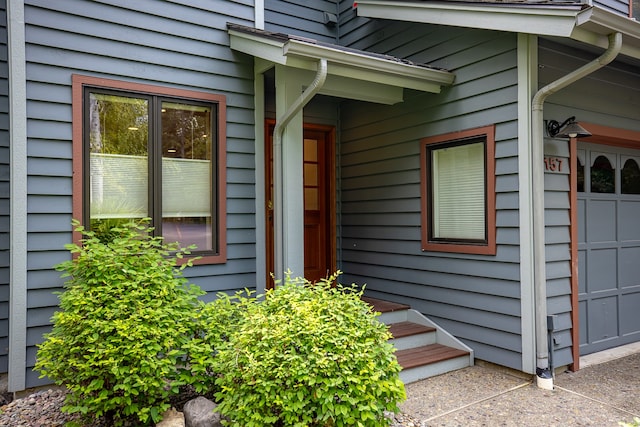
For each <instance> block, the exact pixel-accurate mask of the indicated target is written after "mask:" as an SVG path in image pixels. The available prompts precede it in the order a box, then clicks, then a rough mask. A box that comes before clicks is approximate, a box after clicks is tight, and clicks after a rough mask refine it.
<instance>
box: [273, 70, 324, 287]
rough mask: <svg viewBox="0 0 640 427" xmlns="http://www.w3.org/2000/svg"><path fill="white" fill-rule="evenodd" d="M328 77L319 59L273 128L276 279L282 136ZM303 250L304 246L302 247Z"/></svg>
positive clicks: (280, 252) (279, 272)
mask: <svg viewBox="0 0 640 427" xmlns="http://www.w3.org/2000/svg"><path fill="white" fill-rule="evenodd" d="M326 79H327V60H326V59H324V58H321V59H319V60H318V70H317V72H316V77H315V78H314V79H313V82H311V84H310V85H309V87H307V88H306V89H305V90H304V91H303V92H302V95H300V97H299V98H298V99H296V100H295V101H294V102H293V104H291V106H290V107H289V109H288V110H287V111H286V112H285V113H284V115H282V117H280V118H278V119H277V121H276V125H275V127H274V129H273V205H274V207H273V209H274V234H273V236H274V266H273V267H274V270H275V271H274V274H275V277H276V279H282V278H283V276H284V269H285V266H284V254H285V251H284V245H285V242H284V238H283V225H284V217H283V213H284V203H283V202H284V197H283V196H284V195H283V187H282V184H283V179H284V178H283V174H282V166H283V159H282V137H283V135H284V131H285V129H286V127H287V125H288V124H289V122H290V121H291V119H292V118H293V117H294V116H295V115H296V114H298V113H299V112H300V111H301V110H302V109H303V108H304V106H305V105H307V103H308V102H309V101H311V99H312V98H313V97H314V96H315V95H316V94H317V93H318V92H319V91H320V89H322V86H323V85H324V82H325V81H326ZM300 250H302V248H301V249H300Z"/></svg>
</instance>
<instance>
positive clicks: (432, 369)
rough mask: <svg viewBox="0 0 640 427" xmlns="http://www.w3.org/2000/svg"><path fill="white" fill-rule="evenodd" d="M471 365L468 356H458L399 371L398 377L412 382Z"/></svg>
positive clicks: (408, 382) (406, 382)
mask: <svg viewBox="0 0 640 427" xmlns="http://www.w3.org/2000/svg"><path fill="white" fill-rule="evenodd" d="M468 366H471V365H470V364H469V356H460V357H457V358H455V359H449V360H445V361H441V362H436V363H430V364H427V365H422V366H418V367H415V368H410V369H403V370H402V371H400V379H401V380H402V382H404V383H405V384H410V383H414V382H416V381H420V380H423V379H425V378H430V377H435V376H436V375H442V374H446V373H447V372H451V371H455V370H458V369H462V368H466V367H468Z"/></svg>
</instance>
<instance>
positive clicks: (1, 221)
mask: <svg viewBox="0 0 640 427" xmlns="http://www.w3.org/2000/svg"><path fill="white" fill-rule="evenodd" d="M8 77H9V68H8V65H7V13H6V1H5V0H0V373H4V372H7V353H8V350H9V348H8V347H9V338H8V337H9V256H10V253H9V248H10V244H9V220H10V217H9V214H10V213H9V211H10V205H9V203H10V188H9V185H10V182H9V176H10V171H9V82H8Z"/></svg>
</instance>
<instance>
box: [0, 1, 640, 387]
mask: <svg viewBox="0 0 640 427" xmlns="http://www.w3.org/2000/svg"><path fill="white" fill-rule="evenodd" d="M0 10H2V12H3V13H2V14H0V34H1V35H2V37H1V38H0V52H1V53H2V55H0V64H1V67H0V82H1V84H0V118H1V120H0V373H2V374H6V375H8V384H9V390H10V391H20V390H24V389H25V388H29V387H34V386H39V385H43V384H45V383H46V382H47V379H46V378H45V379H41V378H39V376H38V373H37V372H34V371H33V370H32V367H33V365H34V362H35V357H36V351H37V347H36V345H37V344H38V343H39V342H41V341H42V335H43V334H44V333H46V332H47V331H48V330H49V329H50V319H51V316H52V314H53V313H54V311H55V310H56V309H57V295H56V294H55V292H57V291H60V289H61V287H62V285H63V279H61V278H60V275H59V273H58V272H57V271H55V270H54V269H53V266H54V265H56V264H58V263H60V262H61V261H64V260H66V259H68V258H69V256H70V255H69V253H68V252H67V251H66V250H65V248H64V245H65V244H67V243H70V242H71V241H72V239H73V234H72V230H71V220H72V218H73V217H74V216H76V213H77V211H76V210H74V209H75V207H74V203H76V202H75V200H76V199H77V197H78V195H77V194H74V191H76V190H74V188H77V186H75V185H76V184H75V183H74V180H77V179H79V177H77V176H74V171H76V172H77V170H76V169H74V155H76V154H77V153H76V152H75V151H74V150H76V148H75V147H74V132H75V130H74V108H77V105H75V106H74V105H73V104H74V94H73V88H74V86H73V85H74V79H76V80H75V81H78V79H80V80H81V79H82V78H88V79H106V80H108V81H119V82H124V83H126V84H139V85H146V86H145V87H158V88H166V90H181V91H191V92H198V93H204V94H212V95H217V96H221V97H223V98H224V101H225V106H226V120H225V124H224V125H225V127H224V129H225V139H226V141H225V147H226V153H225V157H226V167H225V170H224V177H225V180H226V182H225V184H226V185H225V194H224V195H223V199H224V203H223V206H224V208H225V210H226V215H225V218H226V224H225V230H222V232H224V235H225V239H224V240H225V245H224V246H225V247H224V248H222V249H221V250H222V252H224V255H225V256H224V259H222V260H218V261H216V262H214V263H208V264H200V265H196V266H194V267H192V268H189V269H187V270H185V271H186V276H187V277H188V278H189V279H190V280H191V281H192V282H193V283H195V284H197V285H199V286H200V287H202V288H203V289H204V290H205V291H207V292H208V295H207V298H214V296H215V294H216V293H217V292H234V291H236V290H239V289H243V288H246V287H248V288H255V289H257V290H258V291H262V290H264V288H265V286H266V276H267V273H268V271H267V270H269V267H268V266H267V261H266V260H267V256H268V252H269V250H267V249H266V242H267V238H266V233H267V232H266V229H267V225H266V222H267V220H266V215H267V214H266V213H265V205H266V204H267V202H268V201H267V197H266V195H265V185H264V182H265V144H264V140H265V121H268V120H275V121H276V122H277V120H278V119H279V118H280V117H281V116H282V114H281V111H280V109H281V108H282V105H281V104H280V103H281V102H282V101H281V99H282V97H281V95H280V94H282V93H283V92H284V91H285V89H286V87H285V86H286V83H284V82H283V81H282V79H280V78H279V77H278V73H279V72H280V71H279V70H285V71H286V73H289V74H287V75H288V76H292V75H295V74H296V73H298V74H299V75H300V76H301V77H300V78H301V80H302V81H303V83H302V87H303V88H306V86H308V85H309V84H310V83H311V80H312V79H313V76H314V72H313V71H315V70H304V71H297V70H298V69H296V68H295V67H294V66H293V65H290V64H289V63H288V62H286V61H289V58H288V57H286V55H283V56H282V58H284V59H283V62H282V63H278V62H277V61H278V60H279V59H273V58H271V57H268V58H267V57H265V56H266V55H265V56H262V54H261V53H260V52H257V53H251V54H250V53H249V51H250V50H251V49H252V46H254V45H258V44H260V43H266V44H267V45H268V44H269V43H272V39H269V38H268V35H269V34H271V33H282V34H289V35H295V36H297V37H299V38H300V40H301V43H302V44H304V45H305V46H306V47H307V48H309V49H310V48H311V47H310V46H311V45H312V44H313V43H316V44H318V45H320V47H321V48H323V49H328V50H329V51H330V52H332V53H336V55H337V58H338V59H335V60H334V63H333V65H332V63H331V62H330V63H329V72H330V73H331V72H334V71H332V67H334V68H333V70H335V67H336V65H335V64H338V65H344V63H346V61H347V60H349V59H350V55H351V53H352V51H353V52H363V55H361V56H358V58H359V59H358V60H359V61H360V60H361V61H363V63H364V64H368V62H367V61H368V58H367V57H366V54H367V53H375V54H385V55H389V58H390V57H393V58H400V59H403V60H407V63H409V62H408V61H410V64H414V65H415V64H418V65H416V66H415V68H412V70H413V69H417V68H418V67H422V64H426V65H427V66H425V67H423V68H424V73H431V74H428V75H427V76H426V77H424V80H425V81H428V83H429V84H431V83H433V86H434V88H433V89H432V90H431V89H430V90H421V89H415V88H411V86H410V84H411V83H407V84H406V85H405V86H403V87H404V90H403V87H400V92H399V93H400V94H401V98H400V99H397V100H395V101H391V100H390V99H391V98H389V99H388V100H387V101H385V102H382V101H381V102H376V101H375V100H373V94H362V93H360V94H357V93H354V94H353V95H352V96H351V95H346V93H347V91H345V92H344V94H343V93H338V92H334V93H329V92H322V91H320V92H319V93H318V94H317V95H316V96H315V97H313V98H312V99H311V100H310V101H309V103H308V104H306V106H305V107H304V110H303V114H302V116H300V117H301V118H300V120H303V121H304V123H311V124H314V125H322V126H325V127H329V128H332V129H334V136H335V159H333V162H334V164H335V170H334V171H332V173H333V174H334V175H335V188H334V189H333V192H334V194H333V198H332V199H331V200H332V202H333V203H335V206H334V208H333V211H334V212H335V220H334V221H333V222H332V227H333V228H334V230H331V234H330V235H331V236H332V238H334V241H333V242H332V243H331V244H332V245H333V251H334V252H333V253H334V261H333V264H334V265H333V267H335V268H339V269H340V270H342V271H343V272H344V275H343V276H342V279H341V280H342V281H343V282H347V283H351V282H356V283H359V284H365V283H366V284H367V292H368V293H369V294H370V295H371V296H374V297H378V298H383V299H388V300H393V301H398V302H403V303H409V304H410V305H411V306H412V307H414V308H416V309H418V310H419V311H421V312H422V313H424V314H425V315H427V316H428V317H429V318H431V319H433V320H434V321H435V322H437V323H438V324H439V325H440V326H442V327H443V328H444V329H446V330H447V331H448V332H449V333H451V334H453V335H454V336H456V337H457V338H459V339H460V340H462V341H463V342H464V343H465V344H466V345H468V346H469V347H471V348H472V349H473V350H474V353H475V357H476V358H477V359H481V360H486V361H489V362H492V363H496V364H499V365H503V366H506V367H509V368H513V369H517V370H519V371H523V372H527V373H530V374H535V373H536V368H540V367H541V363H542V365H544V363H545V360H546V359H547V358H548V352H549V349H548V348H547V345H546V324H545V325H544V326H543V322H546V316H547V315H555V319H554V323H555V331H554V333H553V335H554V340H553V349H552V350H553V353H554V356H553V357H554V363H555V365H556V366H567V365H571V366H573V367H574V368H578V367H579V366H578V365H579V356H580V355H581V354H586V353H590V352H595V351H599V350H602V349H605V348H610V347H614V346H619V345H623V344H628V343H631V342H637V341H640V320H639V318H638V316H637V315H636V314H635V310H637V307H638V306H640V282H638V280H639V279H638V277H640V274H638V272H639V271H638V270H640V266H639V263H638V262H637V259H638V255H640V227H639V226H638V225H637V222H636V221H633V218H635V217H637V215H636V214H637V213H640V207H638V206H640V195H636V194H634V193H633V192H631V193H625V192H624V191H621V190H620V188H621V183H620V181H621V180H622V178H621V177H623V175H620V173H621V172H620V171H621V170H622V169H624V168H623V166H625V165H627V162H628V161H630V160H632V161H636V159H638V160H637V164H640V108H638V106H639V104H640V23H637V22H636V21H635V20H633V19H631V18H630V16H631V14H632V11H631V10H632V7H631V5H630V3H629V1H608V2H593V5H591V3H589V5H587V4H582V3H580V2H575V3H567V2H557V3H556V2H553V1H549V2H546V3H540V2H536V4H528V3H527V2H517V3H513V4H505V3H503V2H499V3H495V2H468V3H467V2H460V1H443V2H431V1H403V2H394V1H383V0H363V1H361V2H358V4H357V6H355V5H354V3H353V2H352V1H344V0H314V1H307V0H288V1H285V0H214V1H211V0H206V1H205V0H175V1H174V0H171V1H169V0H168V1H161V2H160V1H157V0H137V1H135V2H131V1H127V0H115V1H114V0H109V1H106V0H105V1H95V0H94V1H88V0H58V1H55V2H52V1H47V0H25V1H17V0H0ZM470 16H473V17H475V18H474V19H467V18H468V17H470ZM230 24H231V25H230ZM234 25H236V26H237V27H235V28H236V30H233V28H234ZM247 28H248V29H256V30H258V31H257V32H256V33H255V34H254V35H251V34H249V32H246V31H244V30H242V29H247ZM262 30H264V31H262ZM305 40H311V41H312V42H311V43H306V42H305ZM313 41H315V42H313ZM234 42H235V43H238V44H237V45H234V44H233V43H234ZM245 43H246V44H245ZM274 43H275V42H274ZM616 43H618V44H617V45H616ZM234 46H235V47H234ZM341 48H345V49H344V51H341V50H340V49H341ZM614 51H615V52H614ZM604 52H610V54H607V55H610V56H611V58H610V62H607V63H604V62H605V61H601V62H602V63H599V64H595V63H594V60H596V59H597V58H599V57H601V56H602V55H603V53H604ZM384 58H387V56H385V57H384ZM298 59H299V58H296V61H297V60H298ZM386 60H387V59H383V61H386ZM341 61H342V62H341ZM389 61H391V60H390V59H389ZM596 62H597V61H596ZM274 64H276V65H274ZM394 66H395V65H394ZM412 66H413V65H412ZM581 67H584V69H585V72H584V73H583V74H580V75H579V76H574V75H573V73H574V70H577V69H581ZM274 69H275V72H274V71H273V70H274ZM377 71H379V70H369V71H366V70H360V69H359V71H354V76H351V77H349V78H354V79H357V76H356V74H358V73H360V74H362V75H365V74H367V73H368V72H373V74H375V73H376V72H377ZM380 72H382V71H380ZM438 73H441V74H442V75H443V76H444V77H443V79H444V80H442V81H437V82H436V78H437V76H438V75H439V74H438ZM446 76H451V80H452V81H451V82H446V81H445V80H446ZM564 76H571V82H566V83H567V84H565V82H564V81H563V78H564ZM574 77H575V78H574ZM403 78H406V77H402V76H393V79H395V80H394V82H395V83H388V84H387V83H385V82H383V81H382V80H383V79H380V82H374V83H375V84H380V85H381V86H380V87H382V86H385V87H386V86H393V85H396V86H397V85H402V84H403V82H402V79H403ZM367 79H368V78H367V77H363V78H362V79H361V80H362V81H361V82H359V83H357V85H362V88H366V87H368V86H367V85H368V84H373V83H371V82H367ZM374 79H375V77H374ZM385 79H386V77H385ZM354 81H355V80H354ZM557 82H560V83H557ZM569 83H570V84H569ZM542 88H549V90H548V93H547V92H545V93H540V92H539V90H540V89H542ZM287 90H288V89H287ZM363 90H364V89H363ZM394 91H395V89H394ZM389 93H391V92H389ZM393 93H398V92H397V91H396V92H393ZM381 96H382V95H381ZM385 96H386V92H385ZM394 96H395V95H394ZM536 100H540V103H539V104H536ZM287 102H288V101H287ZM285 105H286V102H285ZM570 116H576V117H577V118H578V120H579V121H580V123H581V124H582V125H583V126H584V127H585V128H587V129H588V130H589V131H590V132H591V133H592V134H593V136H592V137H591V139H588V138H584V139H576V138H550V137H549V135H548V134H546V133H544V128H545V126H544V125H545V124H546V123H547V122H549V121H551V120H557V121H560V122H562V121H563V120H564V119H566V118H567V117H570ZM540 118H542V120H544V121H542V120H540ZM295 120H296V119H294V120H293V122H292V126H293V127H294V128H295V126H297V125H296V123H295ZM75 125H76V126H77V123H76V124H75ZM487 128H491V129H493V132H494V133H495V134H494V139H495V144H494V148H495V150H494V152H493V158H492V159H491V163H492V164H493V165H494V166H493V168H494V169H493V172H494V174H493V175H492V176H490V177H487V179H490V180H492V185H493V186H494V187H495V197H493V196H492V197H493V198H492V197H489V209H490V210H491V212H490V215H489V216H491V217H492V218H493V221H494V222H495V227H491V228H490V229H489V230H488V233H489V234H491V233H493V234H494V235H493V238H494V240H495V241H494V246H493V247H492V248H490V249H492V251H489V252H485V253H482V252H474V251H473V250H471V251H464V250H462V251H456V250H437V249H436V250H432V248H433V246H428V247H427V249H425V247H424V245H423V243H424V242H423V241H422V235H423V230H422V229H423V228H424V227H423V221H424V212H423V211H424V205H423V201H422V199H423V185H424V173H425V172H424V162H423V160H421V147H422V146H423V145H424V144H425V143H426V142H425V141H429V138H437V137H438V136H440V135H448V134H455V133H456V132H461V131H467V130H470V129H487ZM286 132H289V131H288V130H287V131H286ZM291 132H293V130H292V131H291ZM284 135H285V136H284V138H285V141H284V143H285V144H286V143H287V141H286V138H287V136H286V135H287V133H285V134H284ZM285 147H286V145H285ZM603 159H606V160H607V161H608V162H609V164H610V165H611V166H612V169H613V170H614V171H616V172H615V173H617V174H618V175H615V176H616V178H615V180H614V181H615V188H614V189H613V191H612V192H604V193H600V192H596V191H592V190H593V188H595V184H594V187H593V188H592V186H591V184H589V179H588V176H589V172H590V171H591V170H592V168H593V170H595V168H596V166H595V165H599V164H600V163H598V162H601V161H603ZM284 167H285V168H286V167H287V165H286V164H285V165H284ZM632 175H633V174H631V176H632ZM624 176H626V175H624ZM625 179H626V178H625ZM583 182H584V184H580V183H583ZM283 185H284V186H287V185H291V183H286V182H285V183H283ZM580 185H582V186H580ZM286 188H288V187H286ZM285 192H286V190H285ZM286 203H289V202H286V201H285V207H287V208H292V207H293V208H295V205H286ZM291 203H294V202H291ZM293 215H294V219H293V220H292V221H289V223H290V224H296V218H295V213H294V214H293ZM288 226H289V225H288V224H285V225H284V226H283V227H285V228H286V227H288ZM277 233H278V231H277V230H276V234H277ZM279 238H280V239H283V240H284V242H285V244H284V246H285V248H284V249H283V250H282V253H280V254H279V253H278V252H277V251H276V262H281V263H285V265H284V267H288V265H286V263H287V261H291V264H293V266H294V267H295V266H297V265H298V264H296V263H297V262H299V259H297V258H296V252H297V253H298V254H299V253H300V251H301V248H300V245H299V243H300V237H299V236H296V233H295V230H293V231H286V230H285V231H283V232H282V233H281V234H280V237H279ZM276 239H278V237H276ZM289 239H290V240H289ZM287 242H289V243H290V246H293V249H289V252H287ZM296 245H298V246H296ZM278 257H280V258H278ZM282 266H283V265H281V267H282ZM298 266H299V265H298ZM294 272H295V273H301V271H300V268H297V269H296V268H294ZM606 319H615V321H614V322H607V321H606ZM542 367H543V368H544V367H545V366H542Z"/></svg>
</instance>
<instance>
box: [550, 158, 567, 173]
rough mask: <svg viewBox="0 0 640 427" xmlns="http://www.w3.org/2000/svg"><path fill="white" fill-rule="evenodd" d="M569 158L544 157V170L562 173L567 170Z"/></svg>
mask: <svg viewBox="0 0 640 427" xmlns="http://www.w3.org/2000/svg"><path fill="white" fill-rule="evenodd" d="M566 163H567V159H564V158H562V157H551V156H545V157H544V171H545V172H551V173H562V172H565V168H566V166H565V165H566Z"/></svg>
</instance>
